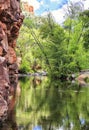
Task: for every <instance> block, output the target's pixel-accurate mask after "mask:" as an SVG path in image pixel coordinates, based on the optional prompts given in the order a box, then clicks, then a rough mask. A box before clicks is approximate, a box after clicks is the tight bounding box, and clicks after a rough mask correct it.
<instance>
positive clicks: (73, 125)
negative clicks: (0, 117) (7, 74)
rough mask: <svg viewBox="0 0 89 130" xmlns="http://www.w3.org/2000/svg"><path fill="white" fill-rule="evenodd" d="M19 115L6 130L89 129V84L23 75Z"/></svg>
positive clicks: (18, 105)
mask: <svg viewBox="0 0 89 130" xmlns="http://www.w3.org/2000/svg"><path fill="white" fill-rule="evenodd" d="M19 85H20V88H21V95H20V96H19V98H18V99H17V103H16V116H15V114H14V116H13V121H12V122H8V125H7V126H11V123H12V124H13V128H10V127H9V128H8V129H6V128H7V126H5V127H6V128H5V129H3V130H12V129H13V130H89V86H88V85H87V86H86V87H85V86H80V85H78V83H76V82H75V83H70V82H64V83H62V82H60V81H56V80H55V81H50V80H49V79H47V78H42V77H41V78H23V79H22V80H20V81H19ZM18 90H19V89H18Z"/></svg>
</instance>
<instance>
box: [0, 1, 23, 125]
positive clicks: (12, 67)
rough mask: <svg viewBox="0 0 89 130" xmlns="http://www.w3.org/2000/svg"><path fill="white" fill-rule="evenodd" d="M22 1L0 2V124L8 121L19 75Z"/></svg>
mask: <svg viewBox="0 0 89 130" xmlns="http://www.w3.org/2000/svg"><path fill="white" fill-rule="evenodd" d="M23 19H24V17H23V15H22V13H21V9H20V0H0V122H2V121H4V120H5V119H7V116H8V111H9V107H10V106H11V102H12V98H11V97H13V96H15V89H16V84H17V79H18V77H17V76H16V73H18V69H17V64H16V60H17V58H16V53H15V47H16V40H17V38H18V35H19V30H20V27H21V25H22V22H23Z"/></svg>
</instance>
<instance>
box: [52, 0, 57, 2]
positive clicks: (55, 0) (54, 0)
mask: <svg viewBox="0 0 89 130" xmlns="http://www.w3.org/2000/svg"><path fill="white" fill-rule="evenodd" d="M50 1H51V2H59V0H50Z"/></svg>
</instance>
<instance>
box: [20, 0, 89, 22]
mask: <svg viewBox="0 0 89 130" xmlns="http://www.w3.org/2000/svg"><path fill="white" fill-rule="evenodd" d="M22 1H27V2H28V3H29V5H32V6H34V10H35V15H41V16H43V15H45V14H47V12H48V11H50V12H51V13H52V15H53V16H54V18H55V20H56V22H57V23H62V22H63V20H64V16H65V10H66V8H67V4H68V2H69V1H72V2H78V1H82V2H83V3H84V8H85V9H87V8H88V7H89V0H22Z"/></svg>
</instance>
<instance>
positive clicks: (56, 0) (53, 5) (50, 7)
mask: <svg viewBox="0 0 89 130" xmlns="http://www.w3.org/2000/svg"><path fill="white" fill-rule="evenodd" d="M37 1H38V2H40V3H42V4H41V6H40V7H39V9H37V10H36V13H37V14H38V15H40V14H42V13H44V12H45V11H54V10H58V9H60V8H62V7H63V5H64V4H67V3H68V0H37Z"/></svg>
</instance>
